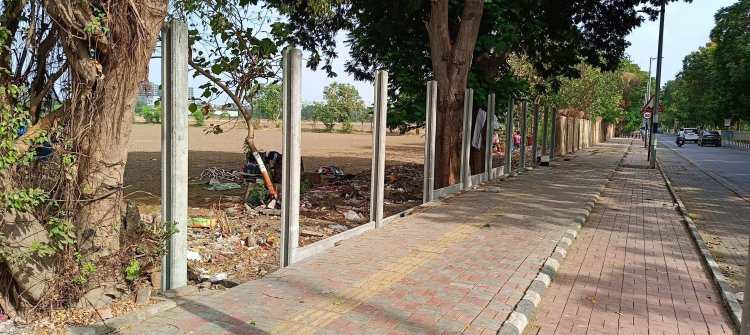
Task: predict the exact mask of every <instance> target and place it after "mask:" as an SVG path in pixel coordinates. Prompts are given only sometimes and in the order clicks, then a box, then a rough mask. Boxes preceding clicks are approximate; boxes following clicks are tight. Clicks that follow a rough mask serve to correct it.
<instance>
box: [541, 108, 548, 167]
mask: <svg viewBox="0 0 750 335" xmlns="http://www.w3.org/2000/svg"><path fill="white" fill-rule="evenodd" d="M549 110H550V109H549V108H545V109H544V121H542V156H547V153H548V151H547V148H548V147H549V145H548V144H549V142H548V140H549V137H547V128H549Z"/></svg>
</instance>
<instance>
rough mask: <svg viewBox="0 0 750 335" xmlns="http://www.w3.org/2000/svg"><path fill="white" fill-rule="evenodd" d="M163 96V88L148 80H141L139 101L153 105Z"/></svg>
mask: <svg viewBox="0 0 750 335" xmlns="http://www.w3.org/2000/svg"><path fill="white" fill-rule="evenodd" d="M159 98H161V88H160V87H159V85H156V84H154V83H152V82H150V81H148V80H144V81H142V82H141V85H140V89H139V91H138V101H140V102H142V103H144V104H147V105H153V104H154V103H155V102H156V100H159Z"/></svg>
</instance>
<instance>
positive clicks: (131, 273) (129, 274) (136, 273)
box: [125, 259, 141, 282]
mask: <svg viewBox="0 0 750 335" xmlns="http://www.w3.org/2000/svg"><path fill="white" fill-rule="evenodd" d="M140 276H141V263H139V262H138V260H137V259H133V260H131V261H130V265H128V267H127V268H125V279H127V280H129V281H131V282H132V281H135V280H136V279H138V278H139V277H140Z"/></svg>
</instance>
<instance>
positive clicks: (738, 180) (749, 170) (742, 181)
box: [657, 135, 750, 202]
mask: <svg viewBox="0 0 750 335" xmlns="http://www.w3.org/2000/svg"><path fill="white" fill-rule="evenodd" d="M674 139H675V138H674V136H671V135H659V144H660V146H659V150H674V151H675V152H676V153H678V154H679V155H680V156H682V157H683V158H685V159H687V160H689V161H690V162H692V163H693V164H694V165H695V166H696V167H697V168H698V169H700V170H702V171H703V172H705V173H706V174H708V175H710V176H711V177H713V178H714V179H717V180H718V181H719V182H720V183H721V184H722V185H723V186H725V187H726V188H728V189H730V190H732V191H734V192H735V193H737V194H738V195H740V196H741V197H743V198H744V199H745V200H746V201H747V202H750V150H748V149H742V148H736V147H731V146H727V145H725V146H721V147H714V146H705V147H701V146H698V144H693V143H685V145H683V146H682V147H681V148H680V147H677V145H676V144H675V143H674ZM665 147H666V148H665ZM657 155H658V152H657Z"/></svg>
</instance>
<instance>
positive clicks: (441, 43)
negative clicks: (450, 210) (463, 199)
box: [427, 0, 484, 187]
mask: <svg viewBox="0 0 750 335" xmlns="http://www.w3.org/2000/svg"><path fill="white" fill-rule="evenodd" d="M465 1H466V3H465V4H464V9H463V14H462V17H461V20H460V24H458V32H457V33H456V34H455V41H451V32H450V31H449V8H448V7H449V4H448V0H433V1H432V4H431V10H430V21H429V22H428V23H427V33H428V35H429V39H430V53H431V56H432V71H433V76H434V78H435V80H436V81H437V82H438V97H437V125H436V126H437V127H436V128H437V134H436V137H435V138H436V139H437V140H436V143H435V145H436V148H437V150H435V156H436V157H435V164H436V165H435V166H437V167H438V169H439V170H438V171H436V173H435V186H436V187H445V186H448V185H452V184H455V183H457V182H458V181H459V180H460V176H459V174H460V171H461V157H460V156H461V134H462V124H461V120H462V119H463V100H464V91H465V90H466V81H467V74H468V73H469V69H470V67H471V60H472V57H473V54H474V46H475V44H476V41H477V35H478V34H479V25H480V22H481V18H482V11H483V10H484V2H483V1H482V0H465Z"/></svg>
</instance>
